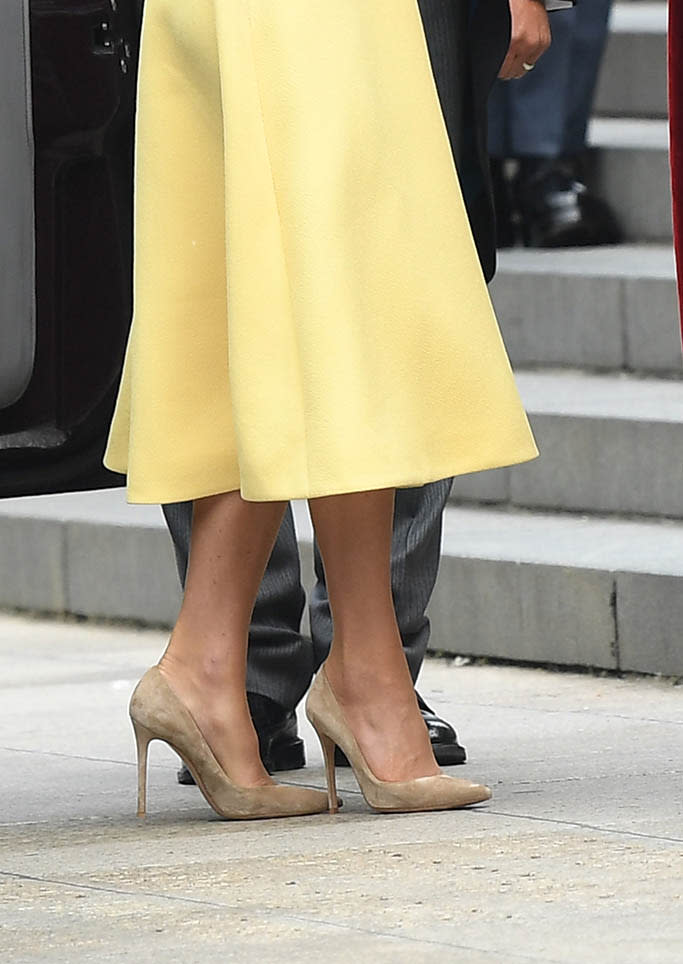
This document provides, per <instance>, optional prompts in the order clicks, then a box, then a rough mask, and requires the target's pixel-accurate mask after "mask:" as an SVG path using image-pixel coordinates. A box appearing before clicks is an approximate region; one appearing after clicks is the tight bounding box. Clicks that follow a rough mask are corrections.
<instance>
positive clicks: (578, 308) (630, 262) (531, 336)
mask: <svg viewBox="0 0 683 964" xmlns="http://www.w3.org/2000/svg"><path fill="white" fill-rule="evenodd" d="M491 293H492V296H493V301H494V303H495V306H496V310H497V313H498V318H499V321H500V325H501V328H502V331H503V335H504V337H505V342H506V345H507V347H508V351H509V353H510V357H511V358H512V361H513V363H514V364H515V365H567V366H573V367H576V368H596V369H625V370H635V371H644V372H647V371H651V372H657V373H660V374H669V373H670V374H674V375H678V376H680V375H681V373H682V372H683V356H682V354H681V336H680V327H679V321H678V305H677V296H676V284H675V271H674V258H673V249H672V248H671V246H670V245H620V246H618V247H614V248H612V247H601V248H573V249H564V250H557V251H537V250H531V249H523V248H518V249H515V250H512V251H501V252H500V257H499V268H498V274H497V276H496V278H495V279H494V281H493V283H492V285H491Z"/></svg>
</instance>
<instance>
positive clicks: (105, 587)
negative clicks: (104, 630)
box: [0, 490, 683, 675]
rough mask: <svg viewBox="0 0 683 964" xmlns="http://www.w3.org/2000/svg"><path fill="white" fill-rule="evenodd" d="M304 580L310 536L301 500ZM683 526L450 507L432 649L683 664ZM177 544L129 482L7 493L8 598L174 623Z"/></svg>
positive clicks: (4, 602)
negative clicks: (129, 498)
mask: <svg viewBox="0 0 683 964" xmlns="http://www.w3.org/2000/svg"><path fill="white" fill-rule="evenodd" d="M294 509H295V517H296V522H297V530H298V532H299V537H300V545H301V553H302V560H303V572H304V582H305V585H306V587H307V588H310V587H311V585H312V581H313V575H312V559H311V557H312V533H311V524H310V519H309V516H308V511H307V508H306V506H305V505H303V504H301V503H296V504H295V506H294ZM682 590H683V524H681V523H672V522H662V521H650V522H648V521H643V520H639V521H624V520H620V519H603V518H596V517H594V518H589V519H582V518H573V517H571V516H556V515H550V514H548V515H539V514H531V513H525V512H519V511H517V512H506V511H498V510H494V509H482V508H479V507H477V508H449V509H448V510H447V512H446V515H445V526H444V554H443V563H442V568H441V573H440V576H439V581H438V585H437V589H436V592H435V595H434V599H433V603H432V606H431V609H430V614H431V617H432V620H433V628H434V635H433V637H432V647H433V649H435V650H443V651H447V652H453V653H463V654H473V655H476V656H489V657H496V658H502V659H512V660H524V661H531V662H548V663H556V664H563V665H576V666H596V667H606V668H609V669H616V670H635V671H639V672H644V673H664V674H667V675H681V674H683V647H681V646H680V632H681V626H682V625H683V591H682ZM178 603H179V590H178V583H177V579H176V575H175V568H174V562H173V553H172V551H171V545H170V540H169V537H168V535H167V533H166V530H165V528H164V525H163V520H162V516H161V512H160V510H159V509H158V508H157V507H155V506H127V505H126V504H125V502H124V494H123V492H122V491H121V490H113V491H109V492H94V493H80V494H75V495H63V496H43V497H40V498H33V499H8V500H4V501H3V502H0V606H2V607H4V608H11V609H19V610H30V611H39V612H44V613H52V614H63V613H69V614H73V615H76V616H81V617H83V616H84V617H91V618H99V619H113V620H133V621H135V622H137V623H141V624H145V625H150V624H151V625H160V626H168V625H170V624H171V623H172V622H173V620H174V618H175V615H176V613H177V608H178Z"/></svg>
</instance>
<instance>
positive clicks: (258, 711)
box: [178, 693, 306, 786]
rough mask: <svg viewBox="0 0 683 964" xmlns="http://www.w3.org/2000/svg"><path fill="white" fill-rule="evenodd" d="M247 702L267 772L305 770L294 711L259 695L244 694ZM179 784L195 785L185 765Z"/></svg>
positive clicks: (302, 746)
mask: <svg viewBox="0 0 683 964" xmlns="http://www.w3.org/2000/svg"><path fill="white" fill-rule="evenodd" d="M247 700H248V701H249V709H250V711H251V718H252V720H253V721H254V727H255V728H256V733H257V735H258V740H259V750H260V752H261V759H262V760H263V765H264V766H265V768H266V770H268V772H269V773H276V772H278V771H280V770H300V769H301V767H305V766H306V753H305V750H304V741H303V740H302V739H301V737H300V736H299V729H298V725H297V720H296V713H295V712H294V710H287V709H285V707H284V706H280V704H279V703H276V702H275V701H274V700H271V699H268V697H267V696H261V694H260V693H247ZM178 783H182V784H184V785H185V786H192V785H193V784H194V779H193V777H192V774H191V773H190V771H189V770H188V769H187V767H186V766H185V764H184V763H183V764H182V766H181V767H180V769H179V770H178Z"/></svg>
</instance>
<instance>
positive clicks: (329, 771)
mask: <svg viewBox="0 0 683 964" xmlns="http://www.w3.org/2000/svg"><path fill="white" fill-rule="evenodd" d="M318 739H319V740H320V745H321V747H322V748H323V759H324V761H325V779H326V780H327V803H328V806H329V810H330V813H337V811H338V810H339V797H338V796H337V771H336V769H335V765H334V740H331V739H330V737H329V736H327V734H326V733H320V732H318Z"/></svg>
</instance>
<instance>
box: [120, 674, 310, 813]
mask: <svg viewBox="0 0 683 964" xmlns="http://www.w3.org/2000/svg"><path fill="white" fill-rule="evenodd" d="M130 718H131V721H132V723H133V729H134V731H135V741H136V744H137V757H138V816H139V817H144V816H145V813H146V803H147V800H146V798H147V752H148V748H149V744H150V743H151V742H152V740H162V741H163V742H164V743H167V744H168V745H169V746H170V747H172V749H174V750H175V752H176V753H177V754H178V756H180V757H181V759H182V760H183V762H184V763H185V764H186V765H187V767H188V769H189V770H190V772H191V773H192V776H193V777H194V778H195V782H196V784H197V786H198V787H199V788H200V790H201V792H202V793H203V794H204V797H205V798H206V800H207V802H208V803H209V805H210V806H211V807H213V809H214V810H215V811H216V813H217V814H218V815H219V816H220V817H223V818H224V819H226V820H255V819H259V818H268V817H294V816H303V815H304V814H311V813H322V812H323V811H325V810H327V808H328V797H327V794H325V793H323V792H322V791H320V790H309V789H307V788H306V787H292V786H284V785H282V784H277V783H274V784H272V785H270V786H262V787H241V786H238V785H237V784H236V783H234V782H233V781H232V780H231V779H230V777H229V776H228V775H227V773H226V772H225V771H224V770H223V768H222V767H221V765H220V764H219V763H218V761H217V760H216V758H215V756H214V755H213V753H212V751H211V748H210V747H209V745H208V743H207V742H206V740H205V739H204V737H203V736H202V734H201V731H200V730H199V727H198V726H197V724H196V723H195V721H194V719H193V717H192V715H191V714H190V712H189V711H188V710H187V708H186V707H185V706H184V705H183V703H182V702H181V701H180V700H179V699H178V697H177V696H176V695H175V693H174V692H173V690H172V689H171V687H170V686H169V685H168V683H167V682H166V680H165V679H164V677H163V675H162V673H161V672H160V670H159V668H158V666H153V667H152V669H150V670H148V671H147V672H146V673H145V675H144V676H143V677H142V679H141V680H140V682H139V683H138V685H137V687H136V688H135V691H134V693H133V695H132V697H131V701H130Z"/></svg>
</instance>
